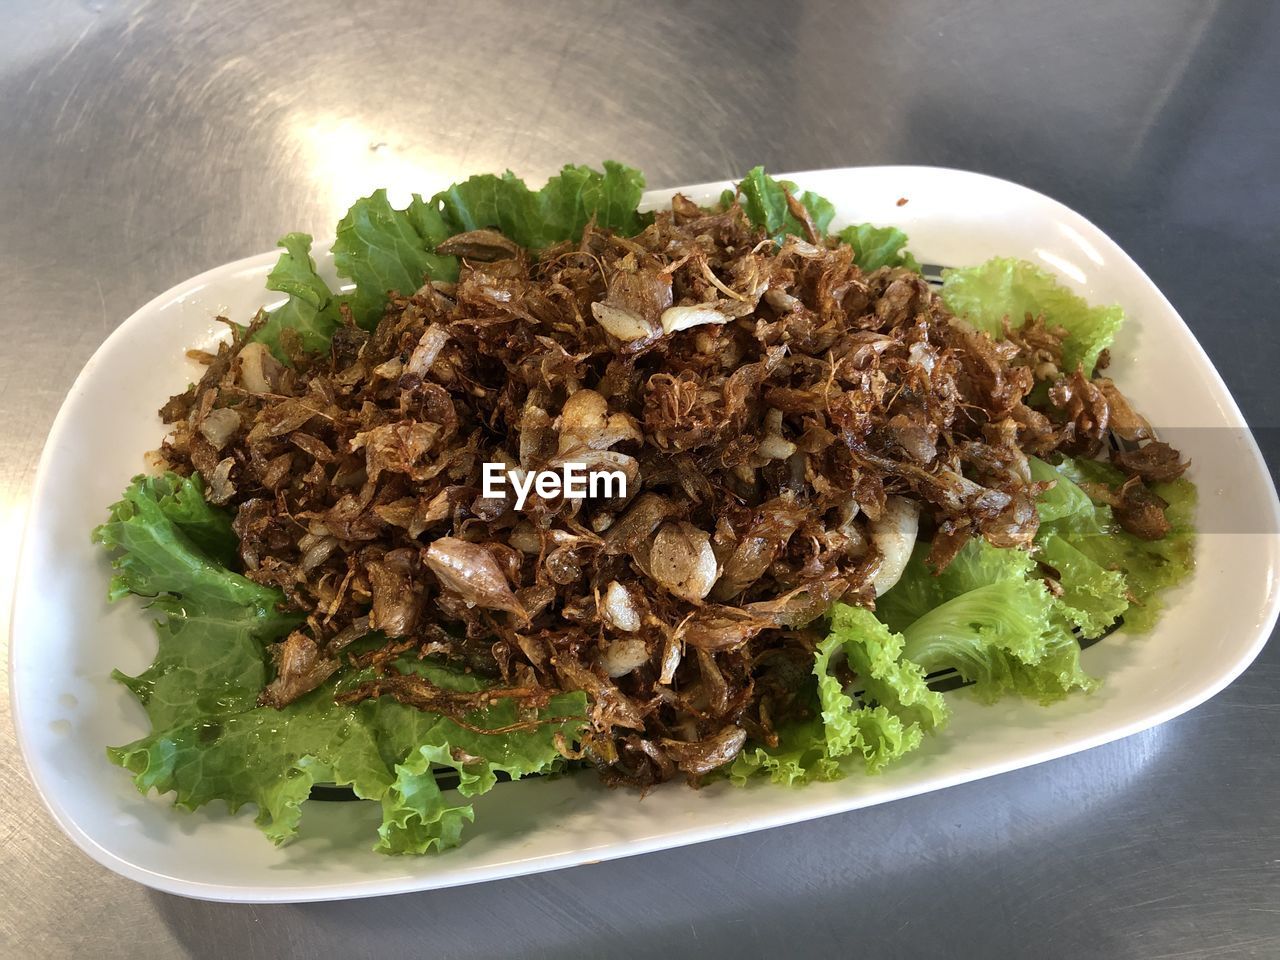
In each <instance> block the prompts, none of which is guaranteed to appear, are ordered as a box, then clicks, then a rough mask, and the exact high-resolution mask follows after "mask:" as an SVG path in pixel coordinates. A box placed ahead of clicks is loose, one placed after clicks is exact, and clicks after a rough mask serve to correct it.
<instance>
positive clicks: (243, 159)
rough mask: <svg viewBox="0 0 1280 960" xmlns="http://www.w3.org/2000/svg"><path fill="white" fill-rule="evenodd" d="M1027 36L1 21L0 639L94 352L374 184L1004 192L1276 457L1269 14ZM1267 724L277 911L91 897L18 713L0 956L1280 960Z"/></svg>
mask: <svg viewBox="0 0 1280 960" xmlns="http://www.w3.org/2000/svg"><path fill="white" fill-rule="evenodd" d="M873 6H874V7H876V8H877V9H872V7H873ZM1014 6H1016V5H1011V4H1008V3H1004V2H976V3H971V4H966V5H965V9H964V10H963V12H962V11H961V10H960V9H959V8H958V5H954V4H951V3H947V2H944V0H925V2H919V3H914V4H876V5H872V4H855V3H837V2H831V3H821V2H809V3H800V4H796V5H794V6H792V7H789V8H786V9H784V8H783V7H782V6H781V5H776V4H773V3H766V2H756V3H749V4H738V5H733V6H731V5H729V4H715V5H713V4H693V5H685V4H676V3H671V4H665V3H647V4H634V5H628V4H603V3H602V4H592V5H590V6H588V5H585V4H582V5H574V4H569V3H544V4H539V5H532V4H516V3H476V4H466V5H463V4H451V5H439V6H427V5H422V4H414V3H409V2H407V0H406V2H399V3H397V2H386V0H366V2H364V3H360V4H350V3H340V2H323V3H319V2H318V3H312V4H296V3H293V4H284V3H270V4H268V3H264V2H261V0H258V2H244V0H222V2H217V3H208V4H192V5H189V6H188V5H185V4H177V3H173V4H161V3H154V4H150V3H130V2H116V0H82V2H79V3H69V2H54V0H48V2H45V3H40V4H34V3H20V2H5V3H0V24H3V28H2V29H0V34H2V35H3V36H4V38H5V39H4V43H3V44H2V45H0V275H3V277H4V290H5V299H4V307H3V309H0V343H2V344H3V346H0V611H2V612H0V617H3V616H6V615H7V612H8V607H9V604H8V596H7V594H8V593H9V592H11V589H12V588H11V574H12V568H13V563H14V548H15V542H16V537H17V532H18V530H19V527H20V524H21V521H22V517H23V513H24V510H25V504H26V502H27V498H28V495H29V487H30V483H31V480H32V474H33V470H34V466H35V462H36V458H37V456H38V454H39V451H40V448H41V444H42V441H43V439H44V435H45V432H46V430H47V428H48V426H49V423H50V421H51V419H52V417H53V415H54V413H55V412H56V410H57V407H58V405H59V403H60V401H61V399H62V397H63V394H64V393H65V391H66V390H67V387H68V385H69V384H70V383H71V380H72V378H73V377H74V375H75V374H76V372H77V371H78V370H79V368H80V366H81V365H82V364H83V363H84V361H85V360H86V359H88V357H89V355H90V354H91V353H92V352H93V350H94V348H95V347H97V345H98V344H99V342H100V341H101V340H102V338H103V337H104V336H105V335H106V334H107V332H108V331H109V330H110V329H111V328H112V327H113V326H114V325H115V324H117V323H119V322H120V321H121V320H122V319H123V318H124V317H125V316H127V315H128V314H129V313H130V312H131V311H132V310H134V309H135V308H136V307H137V306H138V305H140V304H141V303H143V302H144V301H146V300H147V299H148V298H150V297H151V296H152V295H154V294H155V293H157V292H159V291H161V290H163V289H165V288H166V287H168V286H170V285H171V284H173V283H175V282H177V281H179V280H181V279H183V278H184V277H187V276H190V275H192V274H194V273H197V272H199V271H201V270H204V269H206V268H209V267H212V266H215V265H217V264H219V263H222V262H224V261H227V260H231V259H234V258H236V257H241V256H244V255H247V254H251V253H256V252H258V251H260V250H263V249H267V248H269V247H270V246H271V245H272V244H273V243H274V241H275V239H276V237H277V236H278V235H279V234H280V233H282V232H283V231H285V230H286V229H305V230H310V231H313V232H315V233H318V234H325V233H326V232H328V231H330V230H331V229H332V226H333V224H334V223H335V222H336V220H337V218H338V216H339V215H340V213H341V212H342V210H343V209H344V208H345V207H346V205H347V203H348V202H349V201H350V200H352V199H353V198H355V197H356V196H358V195H360V194H362V193H364V192H366V191H368V190H369V189H370V188H372V187H375V186H379V185H390V186H392V187H396V188H399V189H402V190H404V189H409V188H413V189H418V190H422V191H423V192H427V191H430V190H431V189H434V188H435V187H437V186H440V185H442V184H444V183H446V182H448V181H450V180H452V179H453V178H455V177H457V176H459V175H462V174H466V173H470V172H475V171H480V170H497V169H501V168H504V167H511V168H512V169H514V170H516V171H518V172H520V173H521V174H523V175H525V176H527V177H529V178H531V179H533V180H539V179H541V178H543V177H545V176H547V175H548V174H550V173H552V172H553V171H554V170H555V168H557V167H558V166H559V165H560V164H561V163H563V162H565V161H587V160H591V161H594V160H598V159H602V158H606V157H616V158H619V159H623V160H626V161H628V162H630V163H633V164H635V165H637V166H639V167H641V168H643V169H644V170H645V171H646V172H647V174H648V175H649V181H650V183H652V184H654V185H663V184H670V183H688V182H696V181H702V180H710V179H716V178H722V177H730V176H733V175H734V174H737V173H740V172H742V171H743V170H745V169H746V168H747V167H749V166H750V165H752V164H754V163H757V162H763V163H765V164H767V165H769V166H770V167H772V168H775V169H779V168H790V169H805V168H814V167H824V166H840V165H846V164H858V163H927V164H941V165H950V166H957V167H967V168H971V169H976V170H981V171H984V172H988V173H993V174H997V175H1000V176H1005V177H1010V178H1012V179H1014V180H1018V181H1021V182H1022V183H1026V184H1028V185H1030V186H1032V187H1035V188H1037V189H1040V190H1042V191H1044V192H1046V193H1049V194H1051V195H1053V196H1055V197H1057V198H1059V199H1061V200H1063V201H1065V202H1066V203H1068V204H1070V205H1071V206H1074V207H1076V208H1077V209H1079V210H1081V211H1083V212H1084V213H1085V214H1086V215H1087V216H1089V217H1090V218H1091V219H1093V220H1094V221H1096V222H1097V223H1099V224H1100V225H1101V226H1102V228H1103V229H1105V230H1106V231H1107V232H1108V233H1110V234H1111V235H1112V236H1113V237H1115V238H1116V239H1117V240H1118V241H1119V242H1120V243H1121V245H1122V246H1124V247H1125V248H1126V249H1128V250H1129V251H1130V252H1131V253H1132V254H1133V255H1134V256H1135V257H1136V258H1137V260H1138V261H1139V262H1140V263H1141V264H1142V265H1143V267H1144V268H1146V270H1147V271H1148V272H1149V273H1150V274H1151V275H1152V276H1153V277H1154V279H1155V281H1156V282H1157V283H1158V284H1159V285H1160V286H1161V287H1162V288H1163V289H1164V290H1165V291H1166V292H1167V293H1168V295H1169V296H1170V298H1171V299H1172V300H1173V302H1174V304H1175V305H1176V306H1177V307H1178V309H1179V310H1180V311H1181V312H1182V314H1183V316H1184V317H1186V318H1187V320H1188V322H1189V323H1190V324H1191V325H1192V326H1193V327H1194V328H1195V329H1196V332H1197V334H1198V335H1199V337H1200V339H1201V341H1202V342H1203V343H1204V345H1205V347H1206V348H1207V349H1208V351H1209V353H1210V354H1211V355H1212V356H1213V358H1214V360H1215V362H1216V363H1217V364H1218V368H1219V369H1220V370H1221V371H1222V372H1223V374H1224V376H1225V377H1226V379H1227V381H1228V382H1229V383H1230V385H1231V388H1232V390H1233V391H1234V392H1235V394H1236V396H1237V397H1238V398H1239V400H1240V402H1241V404H1242V405H1243V407H1244V409H1245V412H1246V414H1247V415H1249V416H1250V417H1251V419H1252V421H1253V422H1254V423H1255V424H1257V425H1259V426H1265V427H1275V426H1276V414H1275V412H1274V411H1275V408H1276V404H1277V401H1280V385H1278V384H1277V380H1276V379H1275V376H1274V373H1273V371H1274V368H1275V362H1276V360H1277V359H1278V356H1280V350H1278V349H1277V333H1276V330H1277V327H1276V315H1275V314H1276V304H1277V303H1280V279H1278V278H1280V271H1277V270H1276V268H1275V255H1276V251H1277V249H1280V244H1278V243H1277V241H1278V240H1280V236H1278V235H1277V223H1278V222H1280V173H1278V172H1277V171H1278V170H1280V167H1277V159H1278V151H1280V123H1278V116H1280V114H1278V112H1277V106H1276V99H1275V97H1276V93H1277V91H1280V57H1277V56H1275V55H1274V51H1275V49H1276V47H1277V44H1280V7H1277V6H1276V5H1274V4H1271V5H1269V4H1267V3H1265V2H1258V3H1245V2H1238V3H1237V2H1230V0H1221V2H1205V0H1161V2H1157V0H1151V2H1134V3H1127V4H1113V3H1110V2H1108V0H1080V2H1077V3H1072V4H1054V5H1048V4H1043V5H1041V6H1042V7H1044V8H1045V9H1040V10H1036V11H1032V10H1026V11H1025V12H1021V13H1019V12H1016V11H1015V10H1014V9H1013V8H1014ZM1263 433H1264V436H1263V440H1264V445H1265V446H1266V447H1267V448H1268V453H1269V454H1270V455H1271V456H1272V462H1273V463H1275V462H1276V460H1275V455H1276V454H1277V452H1278V450H1277V447H1276V444H1275V443H1274V442H1272V441H1273V439H1274V437H1275V433H1274V432H1267V431H1264V432H1263ZM0 637H7V629H5V628H4V624H3V623H0ZM1278 688H1280V647H1276V646H1274V645H1273V646H1272V647H1271V649H1269V650H1268V651H1267V652H1265V653H1264V654H1263V656H1262V658H1261V660H1260V661H1259V662H1258V663H1257V664H1256V665H1255V666H1254V667H1253V668H1252V669H1251V670H1249V671H1248V673H1246V674H1245V676H1244V677H1243V678H1242V679H1241V680H1240V681H1238V682H1237V683H1236V684H1235V685H1234V686H1232V687H1231V688H1230V689H1229V690H1227V691H1226V692H1225V693H1223V694H1222V695H1221V696H1219V697H1217V698H1216V699H1215V700H1213V701H1212V702H1210V703H1209V704H1207V705H1205V706H1203V707H1201V708H1200V709H1198V710H1196V711H1194V712H1193V713H1191V714H1190V715H1188V716H1185V717H1183V718H1181V719H1179V720H1177V721H1175V722H1173V723H1170V724H1167V725H1165V726H1163V727H1160V728H1158V729H1156V730H1153V731H1151V732H1149V733H1146V734H1143V735H1142V736H1139V737H1135V738H1133V739H1130V740H1127V741H1125V742H1122V743H1117V744H1114V745H1112V746H1109V747H1105V748H1101V749H1098V750H1094V751H1091V752H1089V753H1087V754H1084V755H1082V756H1076V757H1072V758H1069V759H1065V760H1060V761H1058V762H1055V763H1050V764H1046V765H1043V766H1039V767H1035V768H1033V769H1029V770H1023V771H1021V772H1018V773H1013V774H1008V775H1006V776H1003V777H1000V778H998V779H995V780H991V781H986V782H982V783H976V784H972V785H969V786H965V787H959V788H956V789H952V790H949V791H945V792H943V793H938V794H934V795H931V796H925V797H919V798H916V799H913V800H906V801H901V802H898V803H894V804H891V805H888V806H883V807H879V808H876V809H871V810H864V811H860V812H856V813H851V814H848V815H844V816H839V817H834V818H830V819H827V820H823V821H820V822H816V823H809V824H804V825H800V826H795V827H789V828H784V829H778V830H772V831H769V832H767V833H763V834H757V835H754V836H748V837H743V838H740V839H731V840H724V841H720V842H717V843H710V844H704V845H702V846H698V847H694V848H690V849H684V850H678V851H674V852H669V853H663V854H657V855H652V856H647V857H642V858H638V859H632V860H627V861H623V862H617V863H608V864H601V865H597V866H590V867H582V868H579V869H576V870H571V871H567V872H561V873H557V874H552V875H545V876H538V877H533V878H529V879H523V880H511V881H506V882H501V883H493V884H489V885H486V886H480V887H471V888H464V889H460V890H453V891H444V892H440V893H431V894H425V895H410V896H403V897H398V898H390V899H383V900H375V901H365V902H353V903H341V904H324V905H313V906H299V907H293V906H277V907H249V906H225V905H214V904H206V903H198V902H190V901H184V900H181V899H176V898H173V897H169V896H165V895H161V894H156V893H152V892H149V891H147V890H145V889H144V888H142V887H140V886H136V885H134V884H132V883H130V882H129V881H126V880H123V879H121V878H119V877H116V876H114V875H112V874H110V873H108V872H107V871H106V870H104V869H102V868H100V867H98V866H97V865H95V864H93V863H91V862H90V861H89V860H88V859H87V858H85V857H84V856H83V855H82V854H80V853H79V852H78V851H77V850H76V849H75V848H74V847H73V846H72V845H71V843H70V842H69V841H68V840H66V839H64V838H63V837H62V836H61V835H60V834H59V833H58V831H57V830H56V829H55V828H54V826H53V825H52V823H51V822H50V820H49V818H48V817H47V816H46V815H45V813H44V812H43V810H42V809H41V807H40V806H39V804H38V802H37V800H36V798H35V796H34V795H33V793H32V790H31V788H30V787H29V786H28V784H27V782H26V778H25V775H24V772H23V770H22V766H21V761H20V759H19V758H18V756H17V754H16V751H15V748H14V746H13V740H12V730H11V728H10V726H9V723H8V720H7V714H6V715H5V717H4V718H3V719H0V796H2V797H3V798H4V799H3V801H2V802H0V904H3V906H2V907H0V954H3V955H5V956H26V955H30V956H50V957H59V956H94V955H105V956H116V955H126V954H127V955H129V956H133V957H137V958H146V957H169V956H182V955H189V956H199V957H223V956H237V957H241V958H252V957H279V956H288V955H302V954H308V955H314V956H326V955H340V954H341V955H349V956H362V955H367V956H375V955H376V956H383V957H387V956H404V955H409V956H416V955H419V954H423V953H428V954H431V955H438V956H443V957H464V956H495V955H517V956H529V957H544V956H545V957H561V958H563V957H575V956H583V957H601V956H626V955H652V954H657V953H659V952H661V953H666V954H668V955H682V954H687V953H693V952H695V951H696V952H697V953H699V954H701V955H704V956H740V955H757V954H771V955H774V956H780V955H792V954H795V955H828V956H829V955H848V954H852V953H853V952H854V951H855V950H857V951H858V952H864V951H865V952H866V954H867V955H870V956H885V957H904V958H922V957H935V956H937V957H942V956H955V955H971V956H990V957H995V956H1015V955H1035V956H1046V955H1048V956H1073V957H1091V956H1102V957H1142V958H1153V957H1207V956H1213V957H1254V956H1256V957H1274V956H1277V955H1280V804H1278V803H1276V799H1277V796H1276V788H1277V782H1278V774H1280V756H1277V753H1276V750H1275V737H1276V721H1277V718H1278V717H1280V695H1278V694H1277V692H1276V691H1277V689H1278ZM4 696H7V692H6V694H4Z"/></svg>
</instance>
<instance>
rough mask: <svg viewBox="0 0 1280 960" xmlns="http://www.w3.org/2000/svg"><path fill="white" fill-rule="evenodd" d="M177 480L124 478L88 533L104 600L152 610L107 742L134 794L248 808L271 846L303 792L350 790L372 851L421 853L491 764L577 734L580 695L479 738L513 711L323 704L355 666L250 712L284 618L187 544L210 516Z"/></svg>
mask: <svg viewBox="0 0 1280 960" xmlns="http://www.w3.org/2000/svg"><path fill="white" fill-rule="evenodd" d="M190 483H191V481H184V480H182V479H181V478H178V477H175V476H173V475H171V474H170V475H166V476H165V477H160V478H144V477H140V478H137V479H136V480H135V481H134V483H133V484H132V485H131V486H130V487H129V489H128V490H127V491H126V492H125V495H124V497H123V499H122V500H121V501H120V502H119V503H117V504H116V505H115V506H114V507H112V509H111V515H110V518H109V519H108V521H107V522H106V523H105V524H103V525H102V526H101V527H99V528H98V529H97V530H96V531H95V539H97V540H98V541H99V542H100V543H102V544H104V545H105V546H106V547H107V548H108V549H109V550H111V551H112V553H113V558H114V559H113V562H114V565H115V567H116V571H117V572H116V576H115V578H114V579H113V582H112V584H113V585H112V591H111V594H112V596H113V597H118V596H122V595H123V594H125V593H135V594H138V595H140V596H143V597H146V598H150V599H151V603H150V609H151V610H152V611H154V612H155V613H156V614H157V620H156V630H157V633H158V639H159V643H158V648H157V654H156V658H155V660H154V662H153V663H152V664H151V666H150V667H148V668H147V670H145V671H143V672H142V673H141V674H139V675H138V676H137V677H126V676H123V675H121V674H118V673H117V677H118V679H120V680H121V681H122V682H123V683H125V684H126V685H127V686H128V687H129V689H130V690H131V691H133V693H134V694H135V696H137V698H138V700H139V702H140V703H141V704H142V705H143V707H144V708H145V710H146V712H147V715H148V718H149V719H150V721H151V724H152V732H151V733H150V734H148V735H147V736H145V737H142V738H141V739H139V740H137V741H135V742H134V743H130V744H126V745H124V746H121V747H114V748H111V749H110V750H109V751H108V756H109V757H110V758H111V759H112V760H113V761H114V762H116V763H118V764H119V765H121V766H123V767H125V768H126V769H128V770H129V771H130V772H131V773H132V774H133V777H134V782H135V783H136V785H137V786H138V788H139V789H140V790H141V791H143V792H144V793H145V792H147V791H149V790H152V789H154V790H156V791H157V792H160V793H167V792H172V793H173V794H174V803H175V804H176V805H177V806H179V807H181V808H184V809H188V810H194V809H196V808H198V807H200V806H203V805H204V804H206V803H209V802H211V801H214V800H222V801H224V802H225V803H226V804H227V806H228V807H229V808H230V809H231V810H236V809H238V808H240V807H241V806H243V805H245V804H253V805H255V806H256V807H257V809H258V815H257V822H258V824H259V826H260V827H261V828H262V830H263V832H264V833H266V835H267V836H268V837H269V838H271V839H272V840H273V841H275V842H277V843H280V842H284V841H286V840H288V839H290V838H291V837H292V836H293V835H294V834H295V833H296V831H297V828H298V823H299V820H300V817H301V808H302V804H303V803H304V802H305V801H306V799H307V798H308V796H309V795H310V791H311V787H312V785H314V784H315V783H337V784H341V785H349V786H350V787H351V788H352V789H353V790H354V791H355V792H356V794H357V795H358V796H360V797H363V798H365V799H369V800H376V801H379V802H380V803H381V805H382V811H383V822H382V826H381V827H380V828H379V842H378V845H377V848H376V849H378V850H381V851H383V852H386V853H424V852H426V851H428V850H430V849H433V848H444V847H447V846H450V845H453V844H455V843H457V842H458V839H459V837H460V835H461V831H462V828H463V826H464V825H465V823H467V822H469V821H470V820H471V819H473V817H474V811H473V809H472V807H471V806H470V804H468V803H467V802H466V800H467V799H468V798H469V797H472V796H475V795H477V794H479V793H483V792H485V791H487V790H489V789H491V788H492V787H493V785H494V783H496V781H497V774H498V773H505V774H508V775H510V776H513V777H519V776H523V775H525V774H529V773H534V772H539V771H543V770H546V769H549V768H551V767H552V766H554V765H555V764H557V763H558V762H559V758H560V754H559V752H558V750H557V749H556V746H555V740H554V738H555V735H556V733H561V734H563V735H564V736H565V737H567V738H570V739H572V738H573V737H574V736H575V735H576V733H577V730H578V729H579V728H580V726H581V723H582V719H581V718H582V717H583V716H584V715H585V710H586V700H585V696H584V695H583V694H581V693H574V694H562V695H560V696H558V697H556V698H554V699H553V700H552V701H551V703H550V704H549V705H548V706H547V707H546V708H545V709H544V710H543V711H541V713H540V714H539V718H538V719H539V721H540V722H539V723H538V724H537V725H536V726H533V727H532V728H530V729H526V730H521V731H516V732H509V733H502V734H489V733H485V732H483V731H485V730H490V729H496V728H500V727H508V726H510V725H512V724H515V723H517V722H518V721H521V720H523V719H524V718H522V717H520V716H519V715H518V712H517V709H518V708H517V706H516V704H515V703H513V702H512V701H510V700H500V701H498V702H497V703H496V704H494V705H492V706H490V707H488V708H486V709H485V710H481V711H476V712H474V713H472V714H471V715H469V716H468V717H467V718H465V719H466V725H465V726H463V725H459V724H457V723H454V722H453V721H452V720H449V719H447V718H444V717H441V716H439V715H437V714H432V713H427V712H424V711H419V710H415V709H413V708H411V707H406V706H404V705H402V704H399V703H397V702H395V701H393V700H389V699H387V698H382V699H379V700H376V701H375V700H365V701H362V702H361V703H359V704H354V705H350V704H339V703H337V702H336V701H335V694H336V693H338V692H339V691H340V690H341V689H343V688H344V687H345V686H347V685H350V684H357V683H359V682H361V681H362V680H364V679H367V677H366V676H364V675H363V674H354V675H347V676H342V675H340V676H339V677H338V678H337V679H336V680H333V681H330V682H329V683H327V684H325V685H324V686H322V687H321V688H320V689H318V690H316V691H313V692H312V693H311V694H308V695H307V696H305V697H303V698H301V699H299V700H298V701H297V702H295V703H293V704H290V705H289V706H288V707H286V708H284V709H283V710H275V709H273V708H269V707H259V706H258V705H257V697H258V693H259V691H260V690H261V689H262V686H263V684H264V683H265V682H266V681H267V679H268V677H269V670H268V663H269V656H268V653H267V644H269V643H270V642H271V641H273V640H275V639H278V638H279V637H280V636H282V635H283V634H284V633H286V632H287V631H288V630H289V629H291V628H292V627H293V626H294V625H295V624H296V623H297V619H298V618H297V617H295V616H293V615H291V614H287V613H282V612H280V611H279V610H278V606H279V604H280V601H281V600H282V599H283V598H282V597H281V595H280V594H279V593H278V592H277V591H275V590H271V589H268V588H266V587H262V586H260V585H258V584H255V583H253V582H252V581H249V580H247V579H245V578H244V577H241V576H239V575H238V574H235V573H233V572H231V571H229V570H227V569H226V568H225V567H223V566H221V565H220V564H218V563H215V562H213V561H212V560H211V558H210V557H209V556H208V555H207V554H205V553H204V552H203V551H202V550H201V549H200V548H199V547H198V546H197V545H196V543H195V541H194V539H193V536H192V535H191V534H190V533H188V532H187V531H198V532H201V533H202V535H203V532H206V531H207V530H209V529H211V528H212V526H213V521H211V520H210V519H209V518H208V517H207V516H203V515H202V511H200V510H199V509H198V508H197V507H195V505H194V504H193V503H191V502H190V499H189V498H190V496H191V495H192V493H193V492H198V488H196V487H194V486H188V484H190ZM205 510H206V512H212V508H208V507H207V506H206V508H205ZM400 667H401V669H405V670H417V671H419V672H422V673H424V674H426V675H427V676H428V677H429V679H431V680H432V681H433V682H435V683H437V684H438V685H440V686H449V687H451V688H453V689H466V690H478V689H480V688H481V681H479V680H477V679H476V678H475V677H472V676H468V675H465V674H461V673H456V672H454V671H450V670H447V669H445V668H443V667H440V666H435V665H431V664H419V663H417V662H416V661H413V662H410V663H403V664H400ZM471 728H475V729H471ZM478 731H479V732H478ZM436 766H447V767H452V768H454V769H455V770H456V771H457V772H458V775H459V780H460V782H459V786H458V788H457V792H456V794H454V793H451V792H446V791H442V790H441V789H440V788H439V786H438V784H437V783H436V780H435V778H434V776H433V774H432V773H431V771H432V769H433V768H434V767H436Z"/></svg>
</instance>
